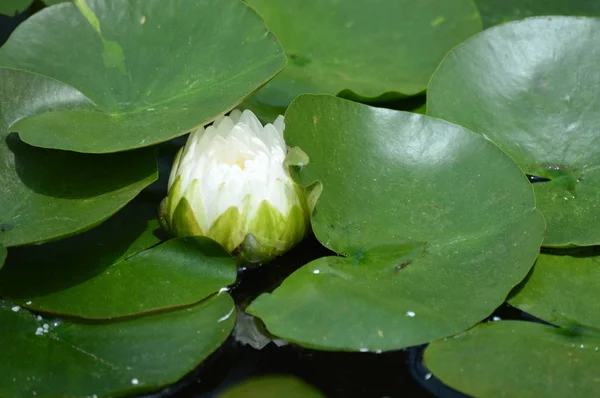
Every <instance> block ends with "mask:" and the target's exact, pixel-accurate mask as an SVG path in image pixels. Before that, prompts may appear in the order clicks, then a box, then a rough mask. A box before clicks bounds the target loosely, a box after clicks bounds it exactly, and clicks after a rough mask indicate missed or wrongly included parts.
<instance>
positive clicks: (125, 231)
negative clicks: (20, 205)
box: [0, 203, 236, 319]
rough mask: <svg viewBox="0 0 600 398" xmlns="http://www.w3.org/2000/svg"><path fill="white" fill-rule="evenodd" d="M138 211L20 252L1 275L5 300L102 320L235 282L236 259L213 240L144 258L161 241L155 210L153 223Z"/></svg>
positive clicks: (161, 249)
mask: <svg viewBox="0 0 600 398" xmlns="http://www.w3.org/2000/svg"><path fill="white" fill-rule="evenodd" d="M140 207H141V204H140V203H134V204H133V206H131V207H130V208H128V209H126V210H127V211H124V212H121V213H120V214H118V215H117V216H116V217H114V218H113V219H110V220H109V221H107V222H106V223H105V224H103V225H102V226H100V227H98V228H96V229H94V230H92V231H89V232H87V233H86V234H83V235H79V236H76V237H74V238H71V239H68V240H65V241H61V242H57V243H55V244H50V245H45V246H38V247H34V248H26V250H20V251H16V252H15V254H14V256H13V255H11V259H10V261H9V262H8V263H7V264H6V266H5V267H4V269H3V270H2V271H0V295H1V296H2V297H4V298H7V299H10V300H12V301H14V302H16V303H17V304H20V305H23V306H26V307H27V308H30V309H33V310H36V311H42V312H50V313H57V314H67V315H69V316H77V317H83V318H92V319H98V318H113V317H121V316H128V315H132V314H138V313H143V312H148V311H156V310H161V309H165V308H169V307H177V306H183V305H189V304H192V303H195V302H198V301H200V300H202V299H204V298H206V297H207V296H209V295H211V294H213V293H214V292H216V291H218V290H219V289H220V288H222V287H225V286H227V285H230V284H232V283H233V282H235V279H236V267H235V262H234V260H233V259H232V257H231V256H230V255H229V253H227V252H226V251H225V250H224V249H223V248H222V247H221V246H220V245H219V244H217V243H216V242H214V241H212V240H210V239H208V238H203V237H190V238H179V239H174V240H170V241H168V242H166V243H163V244H161V245H158V246H155V247H153V248H150V249H148V250H145V251H142V252H140V251H141V250H143V249H146V248H148V247H150V246H151V245H154V244H156V243H157V242H158V238H157V237H155V236H154V233H156V230H157V229H158V223H157V221H156V219H154V214H155V213H156V206H155V205H154V204H153V205H150V206H148V205H146V208H148V207H149V209H148V210H151V211H152V212H153V213H154V214H153V217H152V219H150V218H148V217H147V216H146V214H148V211H143V212H139V213H138V214H135V213H136V211H139V210H138V209H140ZM145 216H146V217H145ZM138 252H139V253H138Z"/></svg>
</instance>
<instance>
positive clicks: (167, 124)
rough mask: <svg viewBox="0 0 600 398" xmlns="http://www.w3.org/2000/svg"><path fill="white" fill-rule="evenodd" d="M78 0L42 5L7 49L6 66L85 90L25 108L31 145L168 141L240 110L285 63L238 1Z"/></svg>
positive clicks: (102, 147) (1, 57) (2, 55)
mask: <svg viewBox="0 0 600 398" xmlns="http://www.w3.org/2000/svg"><path fill="white" fill-rule="evenodd" d="M75 3H76V4H77V5H76V4H73V3H63V4H58V5H55V6H51V7H48V8H45V9H43V10H42V11H40V12H38V13H36V14H35V15H33V16H32V17H31V18H29V19H27V21H25V22H24V23H23V24H21V25H20V26H19V27H18V28H17V29H16V30H15V31H14V32H13V34H12V36H11V37H10V39H9V40H8V41H7V42H6V44H5V45H4V46H3V47H2V48H1V49H0V66H1V67H6V68H12V69H20V70H25V71H29V72H32V73H36V74H39V75H42V76H47V77H49V78H52V79H55V80H57V81H59V82H62V83H64V84H66V85H69V86H71V87H72V89H73V90H78V91H79V92H80V94H79V98H78V100H77V101H74V102H73V103H72V104H71V105H72V107H69V108H65V107H60V106H57V105H59V103H60V102H61V101H62V100H63V99H62V98H60V97H57V98H54V99H50V101H51V105H54V106H56V107H57V108H58V109H55V110H53V111H51V112H48V110H47V109H44V110H43V112H42V111H41V110H40V111H38V112H33V113H30V114H25V113H24V112H21V113H20V114H19V116H20V117H19V120H16V121H15V123H14V124H13V125H12V126H11V129H12V130H13V131H17V132H18V133H19V135H20V136H21V138H22V139H23V141H25V142H28V143H30V144H32V145H36V146H41V147H46V148H58V149H68V150H73V151H78V152H91V153H103V152H115V151H121V150H125V149H131V148H138V147H144V146H149V145H152V144H155V143H157V142H161V141H165V140H168V139H170V138H172V137H175V136H178V135H182V134H184V133H186V132H187V131H189V130H190V129H192V128H194V127H195V126H198V125H202V124H205V123H208V122H210V121H211V120H213V119H214V118H215V117H217V116H218V115H219V114H222V113H223V112H226V111H228V110H230V109H232V108H233V107H234V106H235V105H236V104H238V103H239V102H241V101H242V99H243V98H244V97H246V96H247V95H248V94H250V93H251V92H252V91H253V90H255V89H257V88H258V87H260V86H261V85H262V84H264V83H265V82H266V81H268V80H269V79H270V78H272V77H273V76H274V75H275V74H276V73H277V72H278V71H279V70H280V69H281V68H283V66H284V64H285V56H284V53H283V50H282V49H281V47H280V46H279V44H278V43H277V41H276V39H275V37H274V36H273V35H272V34H270V33H269V32H268V31H267V29H266V27H265V25H264V23H263V22H262V20H261V19H260V17H259V16H258V15H256V13H255V12H254V11H253V10H252V9H251V8H250V7H248V6H247V5H246V4H245V3H243V2H242V1H239V0H225V1H223V0H206V1H195V0H171V1H169V2H168V5H165V2H164V1H162V0H87V1H86V0H77V1H76V2H75ZM32 89H33V90H32V91H33V93H37V91H39V90H40V89H42V88H40V89H38V90H36V87H32ZM11 93H12V95H17V94H18V93H19V91H18V90H17V89H13V91H11ZM36 101H37V96H31V97H28V98H27V99H26V101H24V103H23V105H22V106H29V104H30V103H35V102H36ZM25 116H28V117H25Z"/></svg>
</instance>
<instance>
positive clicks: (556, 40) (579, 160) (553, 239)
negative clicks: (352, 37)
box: [427, 17, 600, 247]
mask: <svg viewBox="0 0 600 398" xmlns="http://www.w3.org/2000/svg"><path fill="white" fill-rule="evenodd" d="M599 41H600V19H595V18H576V17H547V18H542V17H539V18H531V19H527V20H524V21H520V22H513V23H507V24H504V25H500V26H497V27H494V28H491V29H488V30H486V31H485V32H483V33H481V34H479V35H477V36H475V37H473V38H471V39H469V40H467V41H466V42H465V43H463V44H462V45H460V46H458V47H456V48H455V49H454V50H452V51H451V52H450V53H449V54H448V56H447V57H446V58H445V59H444V61H443V62H442V64H441V65H440V67H439V68H438V70H437V71H436V73H435V75H434V76H433V77H432V80H431V82H430V85H429V91H428V93H427V101H428V102H427V114H429V115H432V116H436V117H440V118H442V119H446V120H449V121H451V122H453V123H457V124H460V125H462V126H465V127H467V128H470V129H471V130H473V131H475V132H478V133H480V134H484V135H486V136H487V137H489V138H490V139H491V140H492V141H494V142H495V143H497V144H498V146H500V148H502V149H503V150H504V151H505V152H506V153H507V154H508V155H510V156H511V157H512V158H513V159H514V160H515V161H516V162H517V163H518V164H519V166H520V167H521V168H522V170H523V171H525V172H526V173H527V174H531V175H535V176H540V177H544V178H548V179H550V180H551V181H548V182H543V183H537V184H534V185H535V193H536V198H537V205H538V207H539V209H540V211H541V212H542V213H543V214H544V216H545V217H546V221H547V223H548V230H547V235H546V239H545V240H544V245H546V246H555V247H563V246H575V245H579V246H587V245H595V244H598V243H600V229H598V228H597V225H598V223H600V168H599V167H598V164H599V162H600V135H599V134H598V130H599V129H600V108H599V107H597V106H594V105H593V104H595V103H596V102H598V101H600V90H599V88H600V73H597V62H598V58H599V57H600V47H599V46H598V45H597V43H598V42H599Z"/></svg>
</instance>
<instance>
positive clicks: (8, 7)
mask: <svg viewBox="0 0 600 398" xmlns="http://www.w3.org/2000/svg"><path fill="white" fill-rule="evenodd" d="M31 3H33V0H2V2H0V14H2V15H8V16H13V15H17V14H20V13H22V12H23V11H25V10H26V9H27V8H28V7H29V6H30V5H31Z"/></svg>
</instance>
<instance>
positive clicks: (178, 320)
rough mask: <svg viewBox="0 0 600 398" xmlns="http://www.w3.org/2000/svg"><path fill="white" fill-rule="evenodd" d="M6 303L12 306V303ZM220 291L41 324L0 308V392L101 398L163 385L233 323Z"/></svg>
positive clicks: (231, 305)
mask: <svg viewBox="0 0 600 398" xmlns="http://www.w3.org/2000/svg"><path fill="white" fill-rule="evenodd" d="M13 308H14V307H13ZM234 309H235V306H234V303H233V300H232V299H231V297H230V296H229V295H227V294H222V295H219V296H216V297H213V298H211V299H209V300H207V301H204V302H202V303H200V304H198V305H196V306H194V307H190V308H187V309H181V310H178V311H172V312H168V313H163V314H158V315H152V316H145V317H141V318H135V319H130V320H124V321H119V322H114V323H104V324H77V323H66V322H65V323H62V324H60V325H59V326H56V327H50V328H49V331H48V332H43V330H44V326H43V324H44V323H46V324H51V323H52V322H49V321H46V320H42V321H37V320H36V318H35V317H34V316H33V315H31V314H29V313H28V312H26V311H24V310H20V311H17V312H14V311H12V310H11V307H10V305H8V306H7V305H6V303H5V304H4V305H3V307H2V308H0V323H1V324H2V328H0V341H2V347H3V348H2V358H3V360H2V361H1V362H0V395H1V396H3V397H14V398H20V397H31V396H33V395H37V396H41V397H57V396H60V397H84V396H85V397H92V396H98V397H107V396H116V395H119V396H123V395H131V394H141V393H143V392H148V391H152V390H156V389H158V388H159V387H161V386H164V385H166V384H171V383H174V382H175V381H177V380H178V379H180V378H181V377H183V376H184V375H185V374H186V373H188V372H189V371H191V370H192V369H193V368H195V367H196V366H197V365H198V364H200V363H201V362H202V361H203V360H204V359H206V358H207V357H208V356H209V355H210V354H211V353H212V352H214V351H215V350H216V349H217V348H218V347H219V346H220V345H221V344H223V342H224V341H225V340H226V339H227V337H228V336H229V334H230V333H231V330H232V329H233V326H234V325H235V314H234Z"/></svg>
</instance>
